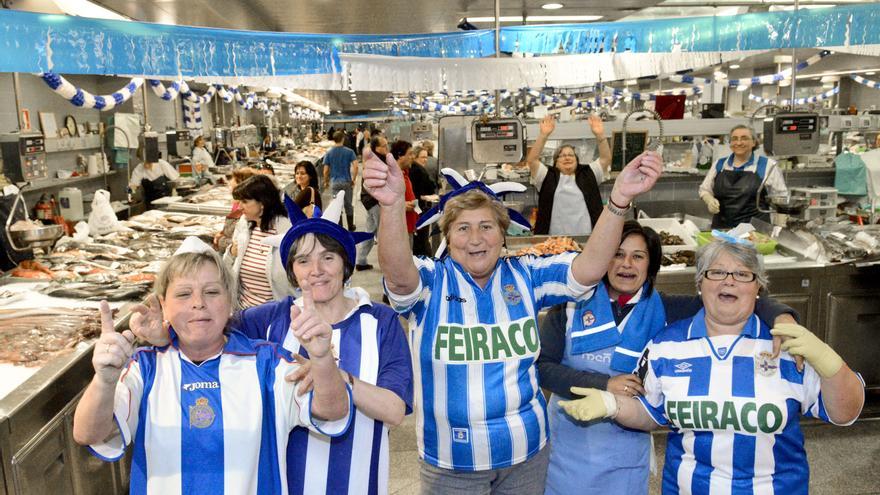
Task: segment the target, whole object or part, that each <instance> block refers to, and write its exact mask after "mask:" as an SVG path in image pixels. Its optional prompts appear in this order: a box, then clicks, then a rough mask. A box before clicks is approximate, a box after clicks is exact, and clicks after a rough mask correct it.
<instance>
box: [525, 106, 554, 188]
mask: <svg viewBox="0 0 880 495" xmlns="http://www.w3.org/2000/svg"><path fill="white" fill-rule="evenodd" d="M538 128H539V129H540V134H538V139H536V140H535V144H533V145H532V147H531V148H529V154H528V155H526V163H527V164H528V165H529V174H530V175H531V176H532V177H534V176H535V174H537V173H538V167H540V166H541V160H540V158H541V153H543V152H544V146H546V145H547V139H548V138H549V137H550V134H553V131H554V130H555V129H556V117H554V116H553V115H547V116H546V117H544V118H543V119H541V122H540V124H539V125H538Z"/></svg>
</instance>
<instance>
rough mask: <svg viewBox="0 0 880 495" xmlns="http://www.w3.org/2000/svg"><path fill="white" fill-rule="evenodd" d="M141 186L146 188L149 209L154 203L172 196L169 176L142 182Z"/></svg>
mask: <svg viewBox="0 0 880 495" xmlns="http://www.w3.org/2000/svg"><path fill="white" fill-rule="evenodd" d="M141 186H142V187H143V188H144V199H145V200H146V202H147V207H150V206H152V203H153V201H155V200H157V199H159V198H164V197H165V196H170V195H171V184H170V181H169V180H168V177H167V176H164V175H160V176H159V177H158V178H156V179H153V180H150V179H146V178H145V179H143V180H141Z"/></svg>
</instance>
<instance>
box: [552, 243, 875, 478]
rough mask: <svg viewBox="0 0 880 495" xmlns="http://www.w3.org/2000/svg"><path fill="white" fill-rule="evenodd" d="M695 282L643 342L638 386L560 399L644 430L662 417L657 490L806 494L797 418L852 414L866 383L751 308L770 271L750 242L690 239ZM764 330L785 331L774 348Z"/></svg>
mask: <svg viewBox="0 0 880 495" xmlns="http://www.w3.org/2000/svg"><path fill="white" fill-rule="evenodd" d="M695 282H696V286H697V291H698V293H699V294H700V296H701V299H702V301H703V309H702V310H700V311H699V312H698V313H697V314H696V315H695V316H694V317H693V318H687V319H684V320H681V321H679V322H677V323H672V324H670V325H668V326H667V327H666V328H665V329H664V330H663V331H662V332H661V333H660V334H658V335H657V336H656V337H654V339H653V340H652V341H651V343H650V344H648V346H647V349H646V350H645V352H644V354H643V356H642V360H643V361H644V380H643V392H642V394H641V395H639V394H632V393H629V392H628V391H624V393H622V394H621V393H619V391H615V392H617V393H613V392H612V391H605V390H597V389H594V388H579V387H573V388H572V389H571V392H572V393H573V394H576V395H578V396H583V398H581V399H577V400H573V401H561V402H560V403H559V405H560V406H561V407H562V408H563V409H564V410H565V412H566V413H567V414H568V415H570V416H571V417H573V418H575V419H577V420H580V421H593V420H595V419H602V418H608V419H612V420H614V421H616V422H617V423H618V424H620V425H621V426H623V427H626V428H632V429H638V430H645V431H651V430H655V429H658V428H660V427H666V426H668V427H669V428H670V429H671V431H670V433H669V435H668V436H667V440H666V462H665V464H664V468H663V493H664V494H673V493H675V494H677V493H710V492H711V493H716V492H718V493H721V492H725V493H753V492H766V493H776V494H795V493H797V494H801V493H803V494H806V493H807V491H808V489H809V465H808V463H807V455H806V451H805V450H804V437H803V433H802V432H801V429H800V422H801V416H806V417H811V418H816V419H819V420H822V421H826V422H830V423H832V424H836V425H849V424H852V423H853V422H854V421H855V420H856V418H857V417H858V416H859V413H860V411H861V409H862V405H863V404H864V400H865V389H864V382H863V381H862V380H861V378H860V377H859V376H858V375H857V374H856V373H854V372H853V371H852V370H851V369H850V368H849V367H848V366H847V365H846V363H845V362H844V361H843V359H841V358H840V356H839V355H838V354H837V353H836V352H834V350H833V349H832V348H831V347H829V346H828V344H826V343H824V342H822V341H821V340H820V339H819V337H817V336H816V335H815V334H813V333H812V332H810V331H809V330H807V329H806V328H804V327H802V326H800V325H797V324H793V323H786V324H777V325H776V326H774V327H773V328H772V329H771V328H770V327H769V326H768V325H767V324H766V323H765V322H764V321H762V320H761V319H760V318H759V317H758V316H757V315H756V313H755V306H756V302H757V300H758V298H763V295H766V287H767V283H768V279H767V274H766V272H765V271H764V263H763V258H762V257H761V255H760V254H758V252H757V250H756V249H755V247H754V245H752V244H751V243H746V242H744V241H736V242H727V241H724V240H716V241H714V242H712V243H710V244H707V245H706V246H703V247H702V248H700V250H699V252H698V253H697V266H696V276H695ZM762 294H763V295H762ZM774 336H779V337H782V338H784V339H787V340H784V342H783V343H782V346H781V349H782V351H783V352H782V353H781V354H780V355H779V356H775V355H774V352H773V337H774ZM796 356H800V357H802V358H803V359H804V361H805V364H804V368H803V371H799V370H798V367H797V364H796V362H795V357H796ZM606 445H607V442H606Z"/></svg>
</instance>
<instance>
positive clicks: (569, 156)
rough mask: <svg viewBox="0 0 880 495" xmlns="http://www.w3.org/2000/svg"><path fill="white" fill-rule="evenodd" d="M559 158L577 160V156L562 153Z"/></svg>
mask: <svg viewBox="0 0 880 495" xmlns="http://www.w3.org/2000/svg"><path fill="white" fill-rule="evenodd" d="M557 156H558V157H559V158H576V157H577V155H575V154H574V153H560V154H559V155H557Z"/></svg>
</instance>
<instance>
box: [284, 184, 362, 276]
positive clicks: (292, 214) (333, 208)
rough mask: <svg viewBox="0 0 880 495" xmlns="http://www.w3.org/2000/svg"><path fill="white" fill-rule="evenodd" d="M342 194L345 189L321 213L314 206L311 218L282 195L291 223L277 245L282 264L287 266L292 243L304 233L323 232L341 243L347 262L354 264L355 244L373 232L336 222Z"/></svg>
mask: <svg viewBox="0 0 880 495" xmlns="http://www.w3.org/2000/svg"><path fill="white" fill-rule="evenodd" d="M344 195H345V191H340V192H339V194H337V195H336V198H334V199H333V201H332V202H331V203H330V206H329V207H327V209H326V210H325V211H324V212H323V213H321V210H320V209H319V208H317V207H315V209H314V213H313V214H312V218H307V217H306V215H305V213H303V211H302V209H300V207H299V206H298V205H297V204H296V203H294V202H293V200H291V199H290V197H289V196H287V195H286V194H285V195H284V206H285V207H286V208H287V216H288V218H289V219H290V224H291V225H292V227H291V228H290V229H289V230H288V231H287V232H286V233H285V234H284V237H283V238H282V239H281V244H280V246H279V250H280V251H281V253H280V254H281V262H282V263H283V264H284V266H287V260H288V259H289V258H290V249H291V248H292V247H293V243H295V242H296V240H297V239H299V238H300V237H302V236H304V235H306V234H324V235H327V236H329V237H331V238H333V239H334V240H336V242H338V243H339V244H342V247H343V248H344V249H345V254H346V256H347V257H348V262H349V263H351V264H352V265H354V264H355V261H356V259H357V258H356V251H355V245H356V244H359V243H361V242H363V241H366V240H367V239H370V238H371V237H373V234H371V233H369V232H349V231H347V230H345V229H344V228H342V227H341V226H340V225H339V224H338V223H337V222H336V221H338V220H339V215H340V214H341V213H342V201H343V197H344ZM334 217H335V218H334ZM334 220H336V221H334Z"/></svg>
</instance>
